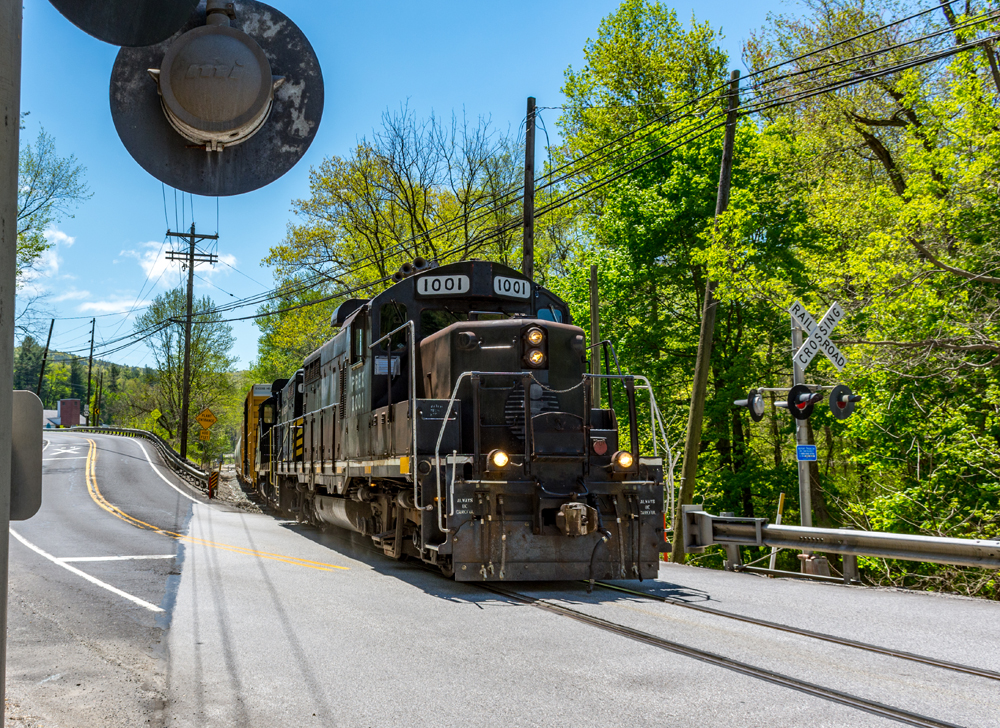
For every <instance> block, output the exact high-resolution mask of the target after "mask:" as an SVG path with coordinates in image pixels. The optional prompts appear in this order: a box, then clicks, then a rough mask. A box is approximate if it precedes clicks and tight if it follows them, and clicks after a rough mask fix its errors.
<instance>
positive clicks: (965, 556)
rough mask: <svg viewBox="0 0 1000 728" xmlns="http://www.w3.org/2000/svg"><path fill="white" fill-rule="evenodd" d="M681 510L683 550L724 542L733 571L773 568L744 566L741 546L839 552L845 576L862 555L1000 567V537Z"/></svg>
mask: <svg viewBox="0 0 1000 728" xmlns="http://www.w3.org/2000/svg"><path fill="white" fill-rule="evenodd" d="M682 513H683V518H684V551H685V553H700V552H702V551H704V550H705V548H706V547H707V546H713V545H718V546H722V547H724V548H725V549H726V568H727V569H729V570H731V571H743V570H746V571H751V570H755V571H762V572H769V571H770V570H769V569H753V568H752V567H749V566H744V565H743V564H742V562H741V559H740V550H739V549H740V546H762V547H776V548H781V549H796V550H801V551H805V552H814V551H815V552H820V553H833V554H841V555H843V556H844V561H845V567H846V566H847V565H848V563H851V566H850V567H849V568H850V571H851V572H852V573H850V574H849V573H848V570H849V569H848V568H845V570H844V579H845V581H846V580H856V579H854V578H853V577H855V576H856V573H857V572H856V569H857V567H856V563H857V561H856V560H857V557H858V556H874V557H876V558H883V559H901V560H904V561H923V562H927V563H935V564H955V565H957V566H975V567H979V568H982V569H1000V541H990V540H986V539H975V538H945V537H941V536H921V535H915V534H902V533H884V532H881V531H855V530H852V529H848V528H839V529H837V528H806V527H803V526H786V525H784V524H781V525H772V524H769V523H768V522H767V519H766V518H738V517H734V516H730V515H722V516H713V515H712V514H710V513H706V512H705V511H703V510H702V509H701V506H683V507H682ZM849 559H850V562H849V561H848V560H849Z"/></svg>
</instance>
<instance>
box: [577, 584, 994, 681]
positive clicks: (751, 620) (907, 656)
mask: <svg viewBox="0 0 1000 728" xmlns="http://www.w3.org/2000/svg"><path fill="white" fill-rule="evenodd" d="M584 583H586V582H584ZM594 585H595V586H599V587H602V588H604V589H609V590H611V591H617V592H622V593H623V594H632V595H635V596H639V597H643V598H645V599H652V600H654V601H658V602H664V603H666V604H672V605H674V606H677V607H684V608H685V609H692V610H694V611H696V612H703V613H705V614H711V615H714V616H717V617H725V618H727V619H734V620H736V621H738V622H746V623H747V624H754V625H757V626H759V627H767V628H769V629H776V630H779V631H781V632H789V633H791V634H797V635H801V636H803V637H811V638H813V639H817V640H822V641H824V642H832V643H834V644H837V645H842V646H844V647H854V648H855V649H859V650H864V651H866V652H875V653H877V654H880V655H887V656H889V657H898V658H899V659H901V660H910V661H912V662H919V663H922V664H924V665H930V666H931V667H939V668H942V669H944V670H952V671H954V672H961V673H965V674H967V675H975V676H976V677H982V678H986V679H987V680H998V681H1000V672H994V671H993V670H986V669H983V668H979V667H973V666H971V665H963V664H961V663H959V662H950V661H948V660H939V659H937V658H934V657H927V656H926V655H918V654H915V653H913V652H904V651H902V650H894V649H892V648H890V647H880V646H879V645H873V644H870V643H868V642H858V641H857V640H852V639H848V638H846V637H837V636H836V635H831V634H825V633H823V632H813V631H812V630H809V629H802V628H800V627H792V626H790V625H787V624H781V623H779V622H771V621H768V620H766V619H758V618H757V617H749V616H745V615H742V614H734V613H732V612H725V611H723V610H721V609H713V608H712V607H706V606H704V605H702V604H693V603H691V602H685V601H683V600H681V599H671V598H670V597H665V596H662V595H660V594H650V593H648V592H643V591H638V590H636V589H629V588H628V587H623V586H618V585H616V584H608V583H606V582H601V581H596V582H594Z"/></svg>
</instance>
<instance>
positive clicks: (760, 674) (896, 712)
mask: <svg viewBox="0 0 1000 728" xmlns="http://www.w3.org/2000/svg"><path fill="white" fill-rule="evenodd" d="M473 583H476V582H473ZM478 586H480V587H482V588H483V589H486V590H487V591H490V592H493V593H494V594H497V595H499V596H502V597H506V598H507V599H510V600H512V601H516V602H520V603H521V604H525V605H528V606H532V607H537V608H539V609H544V610H545V611H548V612H551V613H553V614H556V615H559V616H561V617H567V618H569V619H572V620H575V621H577V622H582V623H583V624H587V625H590V626H592V627H597V628H598V629H602V630H605V631H606V632H611V633H612V634H617V635H620V636H622V637H627V638H628V639H632V640H635V641H636V642H642V643H644V644H647V645H650V646H652V647H658V648H660V649H662V650H666V651H667V652H673V653H674V654H677V655H682V656H684V657H691V658H694V659H696V660H700V661H702V662H707V663H708V664H710V665H715V666H717V667H723V668H725V669H727V670H732V671H733V672H737V673H739V674H742V675H746V676H748V677H754V678H757V679H759V680H764V681H765V682H769V683H772V684H775V685H780V686H782V687H786V688H790V689H792V690H798V691H799V692H802V693H805V694H807V695H812V696H813V697H817V698H822V699H824V700H829V701H831V702H834V703H840V704H841V705H846V706H848V707H850V708H855V709H857V710H863V711H865V712H867V713H871V714H872V715H877V716H879V717H882V718H888V719H889V720H895V721H898V722H900V723H905V724H906V725H912V726H922V727H923V728H958V726H957V724H955V723H948V722H947V721H942V720H938V719H936V718H931V717H930V716H926V715H920V714H919V713H912V712H910V711H908V710H903V709H902V708H895V707H893V706H891V705H886V704H884V703H879V702H877V701H874V700H869V699H867V698H862V697H860V696H857V695H851V694H849V693H845V692H842V691H840V690H834V689H833V688H827V687H824V686H822V685H817V684H816V683H811V682H808V681H805V680H799V679H798V678H795V677H791V676H790V675H784V674H782V673H779V672H775V671H774V670H768V669H766V668H763V667H756V666H754V665H750V664H748V663H745V662H740V661H738V660H734V659H732V658H729V657H725V656H723V655H717V654H715V653H714V652H708V651H706V650H700V649H698V648H696V647H690V646H688V645H683V644H681V643H679V642H674V641H673V640H668V639H665V638H663V637H657V636H656V635H652V634H649V633H648V632H642V631H641V630H637V629H633V628H631V627H626V626H624V625H621V624H615V623H614V622H609V621H607V620H605V619H601V618H600V617H594V616H591V615H589V614H585V613H583V612H579V611H577V610H575V609H570V608H569V607H564V606H562V605H559V604H553V603H552V602H549V601H545V600H543V599H537V598H535V597H530V596H528V595H526V594H519V593H518V592H512V591H508V590H506V589H502V588H499V587H496V586H494V585H493V584H478Z"/></svg>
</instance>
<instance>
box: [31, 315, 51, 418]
mask: <svg viewBox="0 0 1000 728" xmlns="http://www.w3.org/2000/svg"><path fill="white" fill-rule="evenodd" d="M55 325H56V320H55V319H52V323H50V324H49V338H47V339H46V340H45V351H43V352H42V368H41V369H40V370H39V372H38V389H36V390H35V394H37V395H38V399H41V398H42V382H43V381H44V380H45V362H46V361H48V358H49V344H51V343H52V329H53V328H55Z"/></svg>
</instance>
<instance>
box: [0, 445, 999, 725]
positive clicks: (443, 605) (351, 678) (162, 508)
mask: <svg viewBox="0 0 1000 728" xmlns="http://www.w3.org/2000/svg"><path fill="white" fill-rule="evenodd" d="M49 439H50V443H49V445H48V447H47V449H46V451H45V456H46V458H47V460H46V480H45V488H46V490H45V499H44V504H43V507H42V511H41V512H40V513H39V515H38V516H37V517H36V518H35V519H32V520H31V521H27V522H24V523H20V524H14V527H13V528H14V531H16V532H17V533H18V535H19V536H21V537H22V538H23V539H24V540H26V541H28V542H29V543H30V544H31V545H32V546H34V547H35V548H34V549H32V548H31V547H29V546H27V545H25V544H24V543H22V542H21V541H20V540H18V539H16V538H12V541H11V612H10V634H9V637H8V639H9V667H8V690H9V692H10V693H11V696H12V697H13V698H14V699H15V700H17V701H20V702H19V705H20V706H21V707H20V710H21V711H22V712H23V713H24V714H25V716H26V717H30V716H35V718H37V719H39V721H40V724H43V725H46V726H85V727H86V726H118V725H121V726H137V725H156V726H170V727H176V728H180V727H182V726H219V727H220V728H229V727H230V726H232V727H234V728H235V727H239V728H244V727H246V726H276V725H288V726H424V725H427V726H435V727H438V726H562V725H574V726H602V727H605V726H654V725H655V726H663V725H695V724H698V725H710V726H712V725H727V726H768V727H769V728H773V727H774V726H803V725H809V726H882V725H897V724H896V723H893V722H891V721H889V720H887V719H885V718H882V717H877V716H874V715H872V714H870V713H867V712H864V711H861V710H858V709H857V708H852V707H849V706H847V705H842V704H838V703H835V702H832V701H829V700H825V699H821V698H818V697H814V696H811V695H807V694H805V693H803V692H800V691H797V690H794V689H791V688H788V687H784V686H781V685H776V684H773V683H771V682H767V681H765V680H762V679H759V678H755V677H751V676H748V675H744V674H739V673H737V672H735V671H733V670H729V669H725V668H721V667H718V666H715V665H712V664H709V663H707V662H704V661H701V660H697V659H692V658H690V657H683V656H680V655H677V654H673V653H671V652H667V651H665V650H663V649H660V648H658V647H656V646H653V645H650V644H643V643H640V642H636V641H634V640H631V639H628V638H626V637H623V636H620V635H617V634H612V633H609V632H607V631H603V630H600V629H597V628H595V627H593V626H591V625H589V624H585V623H581V622H579V621H575V620H572V619H567V618H566V617H564V616H560V615H557V614H553V613H551V612H548V611H545V610H543V609H538V608H536V607H533V606H530V605H525V604H520V603H517V602H516V601H513V600H511V599H509V598H506V597H504V596H500V595H497V594H495V593H491V592H488V591H486V590H484V589H482V588H481V587H479V586H477V585H475V584H458V583H455V582H453V581H450V580H448V579H444V578H443V577H441V576H440V575H437V574H434V573H431V572H428V571H426V570H424V569H423V568H420V567H419V566H418V565H416V564H413V563H408V562H396V561H393V560H391V559H389V558H388V557H386V556H384V555H382V554H380V553H376V552H375V551H374V550H373V549H372V548H371V545H370V542H366V541H365V540H364V539H362V538H360V537H357V536H354V535H352V534H349V533H347V532H344V531H341V530H339V529H334V528H330V529H327V530H325V531H320V530H318V529H315V528H312V527H307V526H302V525H299V524H296V523H295V522H293V521H286V520H282V519H279V518H276V517H274V516H273V515H269V514H255V513H248V512H245V511H240V510H236V509H234V508H230V507H226V506H223V505H219V504H217V503H211V504H209V503H208V502H206V501H205V500H204V498H202V497H201V496H200V494H197V493H195V492H194V491H192V490H191V489H190V488H188V487H187V486H185V485H183V483H181V482H180V481H178V480H177V479H176V478H175V477H174V476H173V475H171V474H169V473H168V472H167V471H166V469H165V468H164V467H163V466H162V464H160V463H159V460H158V459H157V458H156V456H155V455H154V453H153V451H152V448H151V447H150V446H149V445H148V444H146V443H143V442H142V441H136V440H130V439H126V438H115V437H109V436H94V435H85V436H80V435H68V434H63V433H59V434H55V435H52V436H51V437H50V438H49ZM88 440H92V441H93V442H94V446H93V450H92V449H91V446H90V444H89V442H88ZM142 448H145V452H144V451H143V450H142ZM88 453H89V454H91V460H90V461H88V459H87V456H88ZM147 453H148V454H149V455H150V458H151V460H152V462H150V461H149V460H147V459H146V454H147ZM95 457H96V460H95V459H94V458H95ZM91 461H93V476H92V478H91V481H92V482H91V486H90V487H88V478H87V474H86V472H87V463H88V462H91ZM39 550H41V551H44V552H45V553H46V554H48V555H49V556H50V557H53V558H55V559H56V562H54V561H52V560H51V559H50V558H47V557H46V556H44V555H42V554H40V553H39ZM109 556H110V557H119V556H129V557H137V556H149V557H154V558H127V559H113V560H101V561H69V560H67V559H75V558H94V557H109ZM161 557H162V558H161ZM60 560H61V563H57V562H59V561H60ZM66 566H70V567H73V568H75V569H76V570H77V571H79V572H82V573H83V575H81V574H80V573H76V572H74V571H71V570H69V569H67V568H65V567H66ZM87 577H89V578H90V579H88V578H87ZM93 579H96V580H98V581H99V582H100V584H98V583H94V581H93ZM102 584H103V586H102ZM627 585H628V586H630V587H632V588H636V589H640V590H644V591H648V592H651V593H657V594H660V595H663V596H668V597H670V598H673V599H680V600H685V601H690V602H692V603H696V604H703V605H706V606H710V607H712V608H715V609H718V610H721V611H724V612H730V613H734V614H743V615H747V616H751V617H757V618H761V619H766V620H770V621H773V622H780V623H783V624H788V625H791V626H798V627H803V628H806V629H810V630H813V631H817V632H826V633H831V634H836V635H839V636H843V637H847V638H850V639H853V640H857V641H861V642H868V643H872V644H876V645H879V646H883V647H887V648H890V649H895V650H903V651H907V652H914V653H918V654H922V655H927V656H929V657H933V658H937V659H944V660H949V661H952V662H959V663H964V664H969V665H973V666H976V667H980V668H985V669H990V670H994V671H998V672H1000V653H998V651H997V650H996V645H998V644H1000V619H998V617H1000V604H997V603H995V602H988V601H983V600H973V599H963V598H959V597H949V596H942V595H935V594H917V593H909V592H899V591H894V590H876V589H867V588H861V587H844V586H839V585H833V584H817V583H811V582H801V581H793V580H784V579H765V578H761V577H757V576H751V575H741V574H730V573H725V572H718V571H709V570H704V569H698V568H693V567H685V566H676V565H667V564H664V565H663V566H662V567H661V569H660V576H659V579H657V580H655V581H648V580H647V581H646V582H644V583H642V584H639V583H637V582H627ZM505 586H506V588H507V589H510V590H512V591H517V592H520V593H523V594H527V595H530V596H533V597H535V598H539V599H544V600H547V601H548V602H550V603H553V604H559V605H563V606H567V607H570V608H572V609H574V610H576V611H578V612H582V613H585V614H591V615H594V616H597V617H600V618H602V619H604V620H607V621H610V622H614V623H617V624H622V625H626V626H629V627H632V628H634V629H638V630H642V631H643V632H646V633H648V634H651V635H656V636H659V637H663V638H667V639H670V640H673V641H675V642H678V643H683V644H687V645H691V646H694V647H698V648H700V649H702V650H707V651H709V652H712V653H715V654H719V655H725V656H728V657H731V658H734V659H737V660H740V661H742V662H745V663H747V664H750V665H755V666H761V667H766V668H769V669H772V670H775V671H777V672H780V673H783V674H786V675H790V676H794V677H796V678H799V679H800V680H806V681H809V682H813V683H815V684H818V685H822V686H825V687H829V688H834V689H836V690H840V691H843V692H847V693H850V694H852V695H858V696H860V697H864V698H867V699H870V700H875V701H878V702H882V703H885V704H889V705H893V706H896V707H900V708H904V709H907V710H910V711H913V712H917V713H921V714H924V715H928V716H931V717H932V718H934V719H936V720H938V721H943V722H947V723H952V724H955V725H962V726H996V725H998V724H1000V719H998V718H997V716H998V715H1000V681H997V680H991V679H989V678H984V677H977V676H971V675H965V674H961V673H957V672H955V671H952V670H946V669H942V668H940V667H932V666H929V665H923V664H920V663H916V662H912V661H904V660H900V659H899V658H897V657H890V656H886V655H878V654H873V653H871V652H866V651H861V650H857V649H855V648H851V647H845V646H841V645H836V644H831V643H829V642H823V641H819V640H816V639H814V638H808V637H803V636H801V635H795V634H790V633H787V632H781V631H777V630H774V629H770V628H766V627H761V626H758V625H752V624H746V623H744V622H738V621H735V620H732V619H727V618H725V617H723V616H719V615H713V614H705V613H701V612H696V611H693V610H689V609H684V608H683V607H680V606H677V605H673V604H667V603H662V602H654V601H650V600H647V599H642V598H640V597H636V596H632V595H627V594H621V593H617V592H612V591H608V590H602V589H595V591H594V592H593V593H592V594H589V595H588V594H587V593H586V590H585V588H584V587H583V586H582V585H579V584H570V583H560V584H551V583H543V584H538V583H520V584H518V583H513V584H507V585H505ZM158 610H162V611H158ZM15 725H25V726H27V725H29V723H28V722H25V723H23V724H16V723H15Z"/></svg>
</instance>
